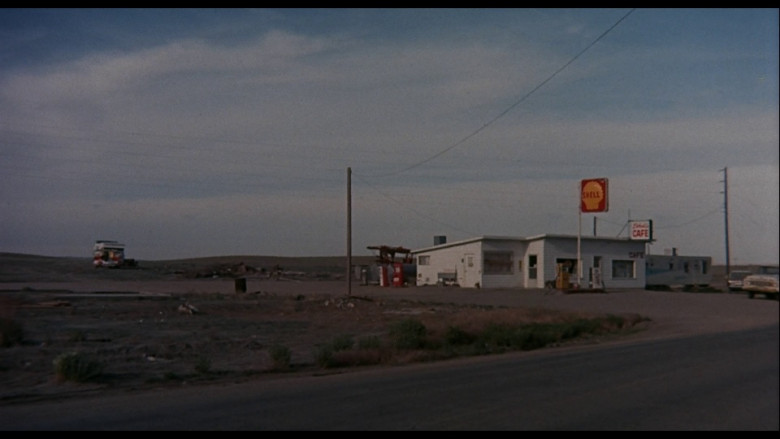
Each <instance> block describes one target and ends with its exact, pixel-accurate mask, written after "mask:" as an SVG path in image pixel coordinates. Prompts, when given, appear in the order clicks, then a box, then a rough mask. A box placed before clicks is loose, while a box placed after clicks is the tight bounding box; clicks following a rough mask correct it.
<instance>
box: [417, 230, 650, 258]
mask: <svg viewBox="0 0 780 439" xmlns="http://www.w3.org/2000/svg"><path fill="white" fill-rule="evenodd" d="M541 239H577V235H563V234H548V233H544V234H541V235H535V236H529V237H523V236H499V235H482V236H475V237H473V238H468V239H463V240H460V241H453V242H447V243H444V244H439V245H434V246H431V247H424V248H421V249H417V250H412V252H411V253H412V254H414V253H422V252H425V251H431V250H440V249H443V248H448V247H456V246H459V245H464V244H470V243H472V242H478V241H520V242H531V241H539V240H541ZM580 239H582V240H589V241H594V240H598V241H613V242H614V241H618V242H643V241H635V240H631V239H628V238H618V237H610V236H580Z"/></svg>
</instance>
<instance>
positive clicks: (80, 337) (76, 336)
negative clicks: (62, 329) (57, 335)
mask: <svg viewBox="0 0 780 439" xmlns="http://www.w3.org/2000/svg"><path fill="white" fill-rule="evenodd" d="M68 340H69V341H70V342H72V343H77V342H80V341H86V340H87V334H85V333H84V331H81V330H78V329H77V330H75V331H73V332H71V333H70V337H68Z"/></svg>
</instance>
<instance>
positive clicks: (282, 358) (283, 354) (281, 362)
mask: <svg viewBox="0 0 780 439" xmlns="http://www.w3.org/2000/svg"><path fill="white" fill-rule="evenodd" d="M291 358H292V352H291V351H290V348H288V347H287V346H283V345H278V344H277V345H273V346H271V360H272V361H273V367H274V369H275V370H287V369H289V368H290V359H291Z"/></svg>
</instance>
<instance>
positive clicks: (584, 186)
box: [580, 178, 609, 212]
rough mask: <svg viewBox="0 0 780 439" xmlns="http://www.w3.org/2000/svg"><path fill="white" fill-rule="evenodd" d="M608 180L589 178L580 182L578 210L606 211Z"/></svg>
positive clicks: (607, 208)
mask: <svg viewBox="0 0 780 439" xmlns="http://www.w3.org/2000/svg"><path fill="white" fill-rule="evenodd" d="M607 183H608V180H607V179H606V178H590V179H587V180H582V181H581V182H580V212H606V211H607V210H609V194H608V192H607V189H608V184H607Z"/></svg>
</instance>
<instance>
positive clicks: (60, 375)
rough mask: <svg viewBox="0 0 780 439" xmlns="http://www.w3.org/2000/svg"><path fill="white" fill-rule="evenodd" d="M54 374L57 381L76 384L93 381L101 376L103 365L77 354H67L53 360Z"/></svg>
mask: <svg viewBox="0 0 780 439" xmlns="http://www.w3.org/2000/svg"><path fill="white" fill-rule="evenodd" d="M53 363H54V373H55V374H56V376H57V381H59V382H63V381H75V382H78V383H83V382H89V381H95V380H97V379H98V378H100V376H101V375H102V374H103V365H102V364H100V363H99V362H97V361H94V360H90V359H89V358H88V357H87V356H86V355H84V354H82V353H79V352H67V353H64V354H60V355H59V356H57V358H55V359H54V362H53Z"/></svg>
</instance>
